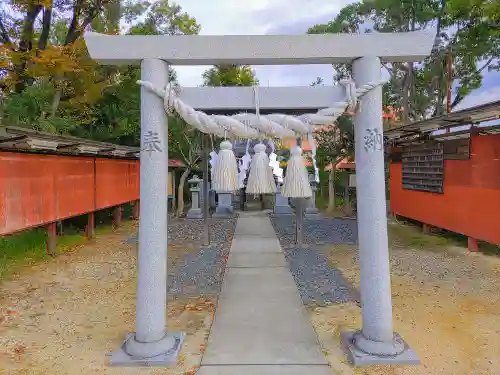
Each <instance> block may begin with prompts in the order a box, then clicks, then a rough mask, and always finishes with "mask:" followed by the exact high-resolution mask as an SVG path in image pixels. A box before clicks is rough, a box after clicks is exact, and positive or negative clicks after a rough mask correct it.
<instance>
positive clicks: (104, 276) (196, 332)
mask: <svg viewBox="0 0 500 375" xmlns="http://www.w3.org/2000/svg"><path fill="white" fill-rule="evenodd" d="M216 225H222V226H226V225H227V228H228V229H227V231H226V232H225V235H227V237H228V238H229V237H230V236H231V226H230V225H229V224H227V223H226V224H216ZM232 225H233V226H234V220H233V223H232ZM136 232H137V223H136V222H125V223H124V224H123V226H122V227H120V228H118V229H117V230H116V231H112V232H110V233H105V234H98V235H97V237H96V238H95V239H93V240H92V241H88V242H86V243H85V244H84V245H80V246H77V247H75V248H72V249H71V250H68V251H67V252H61V253H60V254H59V255H58V256H57V257H56V258H54V259H48V260H47V261H44V262H40V263H37V264H26V265H25V266H23V267H21V268H20V270H19V274H18V275H16V276H15V277H13V279H12V280H8V281H5V282H3V283H2V285H1V287H0V375H26V374H36V375H49V374H50V375H52V374H58V375H59V374H60V375H74V374H99V375H123V374H124V369H123V368H120V367H109V366H108V365H107V359H106V358H107V357H106V356H105V354H106V353H109V352H110V351H113V350H116V349H117V348H118V347H119V346H120V345H121V344H122V343H123V339H124V337H125V335H126V334H127V333H128V332H133V331H134V327H135V304H136V285H137V280H136V256H137V246H134V245H131V244H127V243H126V241H124V240H125V239H126V238H128V237H130V235H131V234H133V233H136ZM228 245H229V243H227V244H223V245H221V244H218V245H215V244H214V249H216V250H217V252H216V253H210V254H209V253H207V252H206V251H205V250H202V251H200V250H199V244H196V243H194V242H192V241H185V242H184V243H182V244H169V257H168V258H169V259H168V263H169V270H170V272H172V273H173V274H174V275H178V274H179V275H186V274H188V273H189V274H194V273H196V268H197V267H200V269H201V270H200V269H198V270H197V271H198V272H199V273H200V274H207V273H208V271H206V269H204V268H203V267H206V268H214V266H213V264H214V263H216V264H217V265H218V266H219V265H220V266H221V268H222V269H223V266H224V265H223V263H221V260H222V259H223V258H224V257H223V254H224V253H225V252H227V251H228V249H229V246H228ZM196 253H201V254H203V255H201V257H202V259H201V260H199V261H198V260H193V259H197V258H196V257H195V256H194V255H195V254H196ZM207 254H208V256H214V257H218V258H217V261H216V262H215V261H209V260H206V259H205V258H203V257H206V256H207ZM196 262H198V263H196ZM200 262H206V263H207V262H208V265H206V264H204V265H203V266H201V265H200V264H199V263H200ZM210 262H212V263H210ZM186 265H189V266H186ZM186 268H189V271H183V270H185V269H186ZM210 272H214V271H210ZM179 277H180V278H181V279H182V280H180V281H178V282H177V284H175V283H174V285H179V284H182V283H184V282H185V283H189V282H191V280H190V279H189V278H188V277H187V278H186V276H179ZM200 278H202V276H200ZM195 282H198V283H199V281H197V280H195ZM212 284H214V285H216V283H214V282H213V283H212ZM202 285H203V287H199V288H197V287H196V286H195V287H194V288H193V289H194V290H191V291H190V293H189V294H190V295H189V296H187V295H178V296H173V295H172V294H171V295H169V297H170V298H169V302H168V307H167V314H168V319H167V324H168V329H169V330H170V331H173V332H185V333H186V338H185V341H184V344H183V346H182V350H181V354H180V356H179V362H178V365H177V366H176V367H173V368H168V369H165V368H134V369H129V370H126V371H125V372H127V373H129V374H134V375H153V374H158V375H159V374H163V375H185V374H193V373H194V372H195V370H196V368H197V367H198V366H199V364H200V362H201V358H202V355H203V352H204V350H205V345H206V339H207V337H208V334H209V331H210V326H211V324H212V321H213V316H214V312H215V306H216V303H217V298H216V297H213V296H207V295H205V296H201V295H196V294H197V293H198V294H202V293H203V291H204V290H207V289H208V288H207V287H206V286H205V284H202ZM184 289H186V288H184Z"/></svg>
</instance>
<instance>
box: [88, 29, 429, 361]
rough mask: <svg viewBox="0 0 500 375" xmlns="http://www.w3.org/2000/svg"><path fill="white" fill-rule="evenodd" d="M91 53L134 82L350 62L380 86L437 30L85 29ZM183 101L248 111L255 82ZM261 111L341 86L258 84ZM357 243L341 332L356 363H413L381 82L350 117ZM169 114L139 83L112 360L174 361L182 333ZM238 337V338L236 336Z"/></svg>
mask: <svg viewBox="0 0 500 375" xmlns="http://www.w3.org/2000/svg"><path fill="white" fill-rule="evenodd" d="M85 40H86V43H87V48H88V51H89V53H90V56H91V57H92V58H93V59H94V60H96V61H97V62H99V63H101V64H108V65H130V64H140V66H141V79H142V80H143V81H148V82H151V83H152V84H154V85H155V86H157V87H166V86H167V84H168V73H167V68H168V65H169V64H170V65H216V64H238V65H240V64H252V65H281V64H333V63H352V66H353V68H352V70H353V71H352V73H353V78H354V80H355V82H356V86H361V85H364V84H367V83H371V82H378V81H380V78H381V61H383V62H411V61H420V60H423V59H424V58H425V57H427V56H428V55H429V54H430V52H431V48H432V45H433V42H434V33H433V32H429V31H419V32H412V33H392V34H383V33H370V34H324V35H294V36H253V35H252V36H243V35H241V36H240V35H238V36H235V35H231V36H205V35H194V36H191V35H190V36H185V35H176V36H140V35H127V36H110V35H101V34H96V33H86V34H85ZM179 95H180V97H181V98H182V100H183V101H184V102H186V103H189V105H191V106H192V107H193V108H195V109H198V110H202V111H203V110H206V111H212V113H213V110H214V109H217V110H220V111H221V112H227V111H235V110H248V111H252V110H254V109H255V108H254V106H255V103H254V97H253V91H252V88H248V87H196V88H183V89H182V91H181V93H180V94H179ZM259 96H260V110H261V111H262V112H264V111H271V112H275V111H276V110H280V111H282V112H283V111H286V112H288V111H294V110H301V111H304V110H308V109H313V110H316V109H317V108H322V107H328V106H330V105H331V104H332V103H334V102H337V101H342V100H344V91H343V89H342V88H341V87H321V86H320V87H288V88H283V87H262V88H259ZM354 124H355V144H356V147H355V154H356V155H355V156H356V169H357V173H356V180H357V181H356V183H357V190H358V200H357V210H358V242H359V261H360V268H361V270H360V271H361V273H360V284H361V303H362V317H363V327H362V330H360V331H358V332H348V333H344V334H343V340H344V343H345V344H346V349H347V351H348V355H349V356H350V358H351V360H352V361H353V362H354V364H355V365H366V364H384V363H385V364H395V363H415V362H418V359H417V357H416V355H415V353H414V352H413V351H412V350H411V349H409V347H408V346H407V344H406V343H405V342H404V341H403V340H402V339H401V338H400V337H399V335H397V334H395V333H394V332H393V326H392V300H391V288H390V269H389V251H388V239H387V218H386V198H385V181H384V153H383V138H382V133H383V127H382V88H381V87H380V86H378V87H376V88H375V89H373V90H371V91H369V92H368V93H367V94H366V95H364V96H363V98H362V101H361V106H360V108H359V109H358V110H357V111H356V114H355V115H354ZM167 126H168V124H167V116H166V113H165V110H164V107H163V101H162V99H161V98H159V97H158V96H157V95H155V94H154V93H152V92H150V91H149V90H147V89H145V88H144V87H142V88H141V160H140V163H141V168H140V200H141V205H140V222H139V254H138V287H137V305H136V332H135V333H131V334H129V336H128V337H127V339H126V341H125V343H124V344H123V346H122V348H121V349H120V350H118V351H117V352H115V354H114V355H113V356H112V358H111V364H117V365H168V364H172V363H175V361H176V358H177V354H178V351H179V349H180V346H181V344H182V340H183V335H182V334H176V333H167V331H166V304H167V289H166V286H167V230H166V228H167V173H166V170H167V168H168V143H167ZM242 340H245V338H244V337H243V338H242Z"/></svg>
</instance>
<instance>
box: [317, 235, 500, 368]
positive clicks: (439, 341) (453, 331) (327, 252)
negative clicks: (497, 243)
mask: <svg viewBox="0 0 500 375" xmlns="http://www.w3.org/2000/svg"><path fill="white" fill-rule="evenodd" d="M322 252H323V255H324V256H326V257H327V258H328V260H329V262H330V264H331V265H332V266H334V267H337V268H338V269H340V270H341V271H342V273H343V275H344V276H345V277H346V278H347V279H348V280H349V281H350V282H352V283H353V285H355V286H357V287H358V286H359V264H358V254H357V253H358V252H357V249H356V247H355V246H353V245H333V246H329V247H327V246H325V247H324V248H323V249H322ZM390 261H391V288H392V303H393V321H394V330H395V331H397V332H398V333H399V334H401V335H402V337H403V338H404V339H405V340H406V341H407V342H408V343H409V345H410V346H411V347H412V348H413V349H414V350H415V351H416V352H417V354H418V356H419V357H420V360H421V362H422V364H421V365H420V366H409V367H407V366H403V367H398V366H391V367H389V366H373V367H371V368H366V369H362V368H360V369H353V368H352V367H351V366H349V365H348V364H347V363H346V360H345V357H344V354H343V351H342V350H341V349H340V345H339V341H340V338H339V334H338V332H340V331H342V330H351V329H358V328H360V327H361V325H362V321H361V309H360V308H359V307H358V306H356V305H354V304H339V305H332V306H328V307H316V308H315V309H312V310H311V314H310V316H311V320H312V322H313V325H314V326H315V328H316V331H317V333H318V337H319V340H320V342H321V344H322V347H323V349H324V351H325V353H326V354H327V357H328V360H329V362H330V365H331V367H332V368H333V369H334V370H335V372H336V373H337V374H344V375H403V374H405V375H406V374H408V375H409V374H414V375H429V374H441V375H480V374H484V375H493V374H500V357H499V356H498V353H500V340H498V338H499V337H500V314H499V313H498V312H499V311H500V282H499V281H500V258H498V257H494V256H486V255H483V254H480V253H470V252H468V251H467V249H464V248H458V247H456V246H453V245H450V246H440V247H437V248H431V247H428V248H421V247H419V248H415V247H411V246H407V245H406V246H405V245H399V244H398V245H394V244H392V245H391V246H390Z"/></svg>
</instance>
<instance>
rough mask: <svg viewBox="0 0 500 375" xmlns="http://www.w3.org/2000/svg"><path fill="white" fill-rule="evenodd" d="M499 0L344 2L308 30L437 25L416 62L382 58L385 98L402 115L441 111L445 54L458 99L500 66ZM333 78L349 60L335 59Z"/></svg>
mask: <svg viewBox="0 0 500 375" xmlns="http://www.w3.org/2000/svg"><path fill="white" fill-rule="evenodd" d="M498 9H499V5H498V1H497V0H364V1H361V2H358V3H354V4H350V5H348V6H346V7H344V8H343V9H342V10H341V11H340V12H339V14H338V15H337V16H336V17H335V18H334V19H333V20H332V21H331V22H329V23H327V24H321V25H315V26H313V27H311V28H310V29H309V31H308V32H309V33H311V34H318V33H346V32H350V33H363V32H404V31H417V30H423V29H430V28H434V29H436V39H435V44H434V47H433V51H432V55H431V56H430V57H429V58H427V59H426V60H425V61H423V62H420V63H405V64H401V63H397V64H396V63H394V64H388V63H386V64H384V68H385V70H386V72H387V74H388V75H389V77H390V81H389V82H388V83H387V84H386V85H385V87H384V104H385V105H386V106H392V107H394V108H398V109H399V108H401V117H402V121H403V122H406V121H409V120H418V119H422V118H426V117H429V116H431V115H439V114H442V113H443V112H444V111H445V109H446V97H447V88H448V84H447V83H448V73H447V59H448V54H449V53H451V54H452V68H453V69H452V77H451V78H452V80H453V83H454V87H455V89H454V93H453V94H454V95H453V96H454V97H453V99H452V103H451V106H452V107H455V106H456V105H458V104H459V103H460V102H461V101H462V100H463V99H464V98H465V97H466V96H467V95H468V94H470V92H471V91H473V90H474V89H477V88H479V87H480V86H481V82H482V74H481V73H482V72H484V71H485V70H487V69H490V70H492V69H494V70H498V69H499V57H500V38H499V29H500V27H499V26H500V21H499V16H498V15H499V10H498ZM334 68H335V70H336V75H335V77H334V79H335V80H339V79H342V78H345V77H346V76H347V75H348V74H349V71H350V66H349V65H348V64H337V65H335V66H334Z"/></svg>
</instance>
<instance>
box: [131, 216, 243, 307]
mask: <svg viewBox="0 0 500 375" xmlns="http://www.w3.org/2000/svg"><path fill="white" fill-rule="evenodd" d="M236 220H237V219H236V218H233V219H215V218H211V219H210V220H209V228H210V246H201V245H200V244H201V241H202V237H203V230H204V225H203V220H191V219H177V218H172V217H170V218H169V222H168V236H169V238H168V241H169V244H185V243H187V242H189V243H195V244H198V245H200V247H199V249H198V250H197V251H196V252H190V253H187V254H186V256H185V258H184V259H181V260H180V261H179V262H178V264H177V265H176V267H172V268H173V269H172V270H171V271H169V275H168V292H169V296H183V297H190V296H200V295H207V296H215V295H217V294H218V293H219V292H220V288H221V285H222V277H223V271H224V266H225V262H226V260H227V256H228V255H229V250H230V248H231V240H232V238H233V233H234V229H235V226H236ZM126 243H129V244H130V243H137V234H135V235H134V236H132V237H130V238H129V239H127V240H126Z"/></svg>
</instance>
